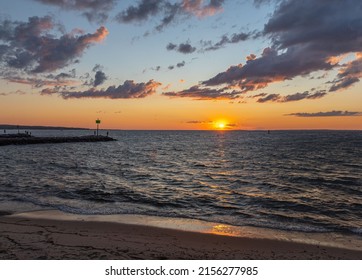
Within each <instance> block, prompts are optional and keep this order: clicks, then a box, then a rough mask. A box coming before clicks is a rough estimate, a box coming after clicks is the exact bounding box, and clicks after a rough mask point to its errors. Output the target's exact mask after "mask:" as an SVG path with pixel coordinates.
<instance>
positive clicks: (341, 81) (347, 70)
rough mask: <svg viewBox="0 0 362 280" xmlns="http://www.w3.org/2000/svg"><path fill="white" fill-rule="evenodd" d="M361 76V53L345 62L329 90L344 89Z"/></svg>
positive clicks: (357, 80)
mask: <svg viewBox="0 0 362 280" xmlns="http://www.w3.org/2000/svg"><path fill="white" fill-rule="evenodd" d="M360 78H362V53H359V54H358V55H357V59H356V60H354V61H351V62H349V63H347V64H346V65H345V66H344V67H343V68H342V69H341V70H340V72H339V73H338V75H337V77H336V79H335V80H334V81H333V85H332V86H331V88H330V90H329V91H331V92H332V91H338V90H341V89H346V88H349V87H350V86H352V85H353V84H355V83H357V82H359V81H360Z"/></svg>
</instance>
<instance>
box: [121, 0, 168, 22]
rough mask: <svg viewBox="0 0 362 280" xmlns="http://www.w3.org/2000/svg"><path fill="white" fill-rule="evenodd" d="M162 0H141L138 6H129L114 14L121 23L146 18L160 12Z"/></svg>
mask: <svg viewBox="0 0 362 280" xmlns="http://www.w3.org/2000/svg"><path fill="white" fill-rule="evenodd" d="M162 2H163V1H159V0H142V1H141V2H139V3H138V6H130V7H129V8H127V9H126V10H125V11H122V12H120V13H119V14H118V15H117V16H116V20H117V21H119V22H123V23H129V22H134V21H143V20H146V19H148V17H149V16H151V15H155V14H157V13H159V12H160V9H161V5H162V4H163V3H162Z"/></svg>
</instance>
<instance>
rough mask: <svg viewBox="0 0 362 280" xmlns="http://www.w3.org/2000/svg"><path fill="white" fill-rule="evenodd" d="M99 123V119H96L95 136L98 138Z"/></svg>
mask: <svg viewBox="0 0 362 280" xmlns="http://www.w3.org/2000/svg"><path fill="white" fill-rule="evenodd" d="M100 123H101V120H100V119H96V124H97V136H98V130H99V124H100Z"/></svg>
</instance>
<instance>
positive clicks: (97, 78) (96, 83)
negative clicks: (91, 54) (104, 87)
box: [93, 70, 107, 87]
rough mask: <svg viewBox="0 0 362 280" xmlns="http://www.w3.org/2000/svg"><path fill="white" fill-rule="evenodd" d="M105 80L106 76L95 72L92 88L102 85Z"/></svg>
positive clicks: (100, 72)
mask: <svg viewBox="0 0 362 280" xmlns="http://www.w3.org/2000/svg"><path fill="white" fill-rule="evenodd" d="M106 80H107V76H106V74H105V73H104V72H102V71H100V70H99V71H97V72H96V74H95V76H94V82H93V86H94V87H97V86H99V85H101V84H103V83H104V82H105V81H106Z"/></svg>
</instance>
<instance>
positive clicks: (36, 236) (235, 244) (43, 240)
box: [0, 211, 362, 260]
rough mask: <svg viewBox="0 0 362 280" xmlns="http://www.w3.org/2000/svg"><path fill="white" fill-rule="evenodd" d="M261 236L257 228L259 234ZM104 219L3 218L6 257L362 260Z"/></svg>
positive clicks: (1, 252) (350, 253) (0, 233)
mask: <svg viewBox="0 0 362 280" xmlns="http://www.w3.org/2000/svg"><path fill="white" fill-rule="evenodd" d="M255 232H257V230H256V231H255ZM321 244H322V243H320V242H317V243H314V244H311V243H310V244H307V243H302V242H296V241H293V240H291V241H288V240H286V239H285V240H281V239H275V238H274V237H273V236H270V238H260V236H257V237H255V238H253V237H252V236H250V232H249V233H248V234H246V237H240V236H230V235H229V236H228V235H227V234H225V232H224V233H220V234H215V233H207V232H192V231H186V230H176V229H171V228H161V227H155V226H150V225H140V224H130V223H129V224H126V223H120V222H113V221H109V220H108V221H107V220H105V221H101V220H98V219H92V218H89V217H87V216H84V217H83V218H82V217H81V216H77V215H70V214H67V215H64V214H62V213H60V212H58V211H38V212H33V213H24V214H17V215H3V216H1V217H0V259H20V260H42V259H56V260H67V259H69V260H79V259H80V260H88V259H105V260H111V259H131V260H137V259H142V260H164V259H171V260H181V259H192V260H198V259H214V260H216V259H235V260H236V259H247V260H260V259H262V260H268V259H272V260H282V259H296V260H301V259H303V260H311V259H312V260H317V259H324V260H328V259H344V260H352V259H358V260H359V259H362V250H361V248H358V247H357V250H352V249H350V248H349V249H348V248H341V247H340V248H337V247H333V246H326V245H321Z"/></svg>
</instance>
